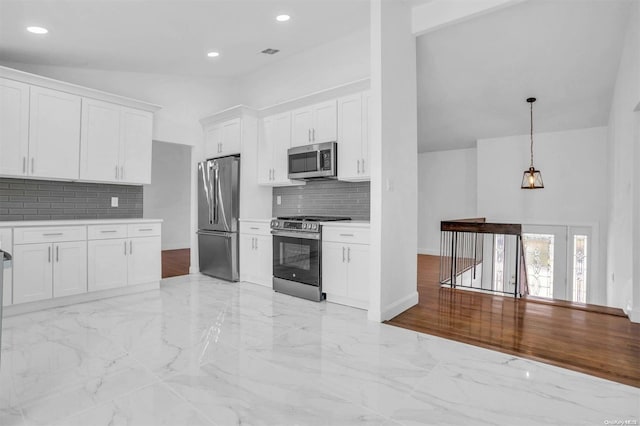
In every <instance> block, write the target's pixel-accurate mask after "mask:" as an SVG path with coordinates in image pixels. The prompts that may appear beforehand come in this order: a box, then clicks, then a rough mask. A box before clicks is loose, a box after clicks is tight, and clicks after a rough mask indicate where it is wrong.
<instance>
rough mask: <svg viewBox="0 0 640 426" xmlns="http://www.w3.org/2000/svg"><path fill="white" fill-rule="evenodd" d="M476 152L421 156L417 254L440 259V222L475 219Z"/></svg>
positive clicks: (441, 152)
mask: <svg viewBox="0 0 640 426" xmlns="http://www.w3.org/2000/svg"><path fill="white" fill-rule="evenodd" d="M476 161H477V159H476V149H475V148H472V149H458V150H451V151H437V152H425V153H422V154H419V155H418V253H421V254H430V255H434V256H438V255H440V222H441V221H443V220H447V219H462V218H470V217H476V216H477V215H476V208H477V207H476V203H477V188H476V179H477V176H476Z"/></svg>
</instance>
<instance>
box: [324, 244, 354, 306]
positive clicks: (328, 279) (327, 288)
mask: <svg viewBox="0 0 640 426" xmlns="http://www.w3.org/2000/svg"><path fill="white" fill-rule="evenodd" d="M347 277H348V274H347V248H346V246H345V244H341V243H334V242H323V243H322V291H323V292H324V293H326V294H327V299H328V300H330V296H331V295H333V296H338V297H346V296H347V295H348V282H347Z"/></svg>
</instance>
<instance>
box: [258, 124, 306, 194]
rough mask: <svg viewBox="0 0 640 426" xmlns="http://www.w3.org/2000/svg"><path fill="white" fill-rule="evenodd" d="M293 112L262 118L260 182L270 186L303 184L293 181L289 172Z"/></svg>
mask: <svg viewBox="0 0 640 426" xmlns="http://www.w3.org/2000/svg"><path fill="white" fill-rule="evenodd" d="M291 120H292V114H291V113H290V112H285V113H282V114H277V115H272V116H270V117H265V118H264V119H263V120H262V128H261V136H260V143H259V145H258V153H259V155H258V184H260V185H268V186H287V185H302V184H304V182H300V181H292V180H290V179H289V178H288V177H287V175H288V172H289V167H288V157H287V150H288V149H289V148H290V147H291V131H292V126H291Z"/></svg>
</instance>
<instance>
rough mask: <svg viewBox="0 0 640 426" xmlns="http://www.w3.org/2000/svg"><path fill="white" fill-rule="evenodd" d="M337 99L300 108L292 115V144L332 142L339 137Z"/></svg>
mask: <svg viewBox="0 0 640 426" xmlns="http://www.w3.org/2000/svg"><path fill="white" fill-rule="evenodd" d="M337 117H338V116H337V107H336V101H335V100H332V101H327V102H321V103H318V104H315V105H312V106H310V107H305V108H300V109H297V110H295V111H293V112H292V115H291V146H302V145H308V144H311V143H321V142H332V141H335V140H336V139H337Z"/></svg>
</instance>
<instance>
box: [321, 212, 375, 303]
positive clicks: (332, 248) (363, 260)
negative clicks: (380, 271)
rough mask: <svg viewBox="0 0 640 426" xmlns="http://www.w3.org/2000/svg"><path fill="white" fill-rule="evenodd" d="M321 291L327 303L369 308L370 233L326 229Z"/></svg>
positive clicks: (323, 243) (346, 229)
mask: <svg viewBox="0 0 640 426" xmlns="http://www.w3.org/2000/svg"><path fill="white" fill-rule="evenodd" d="M323 234H324V235H323V241H322V291H323V292H324V293H326V295H327V301H328V302H335V303H340V304H343V305H348V306H353V307H356V308H361V309H367V308H368V307H369V243H368V241H369V230H368V229H356V230H352V229H350V228H346V227H344V228H335V229H334V228H332V227H329V226H326V225H325V227H324V230H323Z"/></svg>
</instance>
